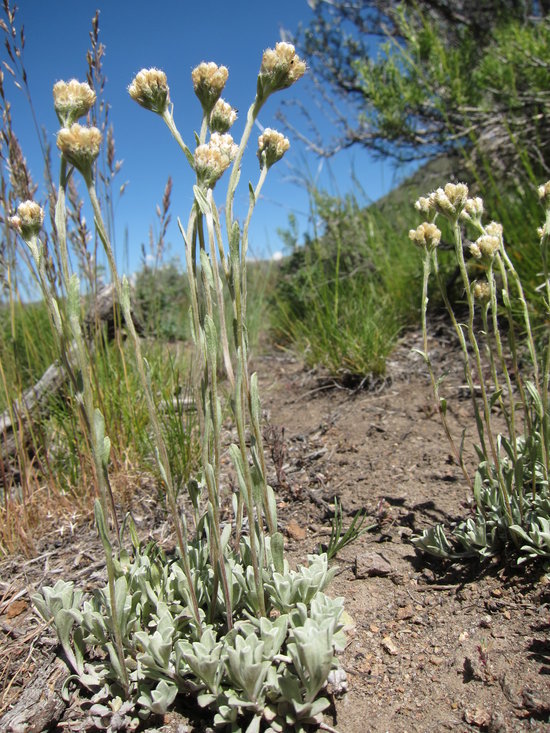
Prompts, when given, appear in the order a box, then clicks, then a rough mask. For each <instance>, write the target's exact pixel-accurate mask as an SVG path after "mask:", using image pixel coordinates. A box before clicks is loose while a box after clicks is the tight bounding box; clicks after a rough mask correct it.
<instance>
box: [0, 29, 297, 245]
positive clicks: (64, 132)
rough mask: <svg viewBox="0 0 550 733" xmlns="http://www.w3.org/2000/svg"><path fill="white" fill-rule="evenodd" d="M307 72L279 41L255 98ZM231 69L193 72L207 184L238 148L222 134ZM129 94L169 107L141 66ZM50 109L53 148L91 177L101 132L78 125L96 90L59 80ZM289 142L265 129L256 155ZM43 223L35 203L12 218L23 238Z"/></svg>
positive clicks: (156, 77)
mask: <svg viewBox="0 0 550 733" xmlns="http://www.w3.org/2000/svg"><path fill="white" fill-rule="evenodd" d="M305 71H306V65H305V63H304V62H303V61H302V60H301V59H300V58H299V56H298V55H297V54H296V51H295V49H294V46H293V45H292V44H290V43H284V42H281V43H277V44H276V46H275V48H274V49H273V48H269V49H267V50H266V51H264V54H263V57H262V64H261V67H260V72H259V74H258V91H257V98H258V100H260V101H263V100H265V99H266V98H267V97H268V96H269V94H271V93H272V92H275V91H278V90H280V89H286V88H287V87H289V86H291V85H292V84H293V83H294V82H295V81H297V80H298V79H300V78H301V77H302V76H303V75H304V73H305ZM228 75H229V72H228V70H227V68H226V67H225V66H218V65H217V64H215V63H213V62H209V63H206V62H203V63H201V64H199V65H198V66H197V67H195V68H194V69H193V71H192V73H191V78H192V81H193V88H194V90H195V94H196V95H197V97H198V99H199V100H200V102H201V105H202V107H203V110H204V112H205V114H206V115H208V121H209V126H210V132H211V137H210V140H209V142H208V143H205V144H203V145H199V146H198V147H197V149H196V150H195V154H194V165H195V171H196V173H197V179H198V181H199V183H200V184H202V185H204V186H205V187H210V188H211V187H213V186H214V184H215V183H216V181H217V180H218V179H219V178H220V176H221V175H222V174H223V173H224V171H225V170H227V168H228V167H229V166H230V165H231V163H232V161H233V160H234V159H235V157H236V155H237V152H238V147H237V145H236V144H235V143H234V141H233V138H232V137H231V135H228V134H226V133H227V131H228V130H229V128H230V127H231V126H232V125H233V123H234V122H235V120H236V119H237V113H236V111H235V110H234V109H233V108H232V107H231V105H230V104H228V103H227V102H225V101H224V100H223V99H221V93H222V91H223V88H224V87H225V83H226V82H227V78H228ZM128 92H129V94H130V96H131V97H132V99H134V100H135V101H136V102H137V103H138V104H139V105H140V106H142V107H144V108H145V109H148V110H151V111H152V112H155V113H157V114H160V115H163V114H164V113H165V112H166V110H167V109H168V106H169V105H170V89H169V87H168V82H167V79H166V74H165V73H164V71H161V70H160V69H156V68H150V69H142V70H141V71H140V72H138V74H136V76H135V77H134V79H133V80H132V82H131V84H130V86H129V87H128ZM53 100H54V108H55V111H56V114H57V117H58V119H59V122H60V124H61V129H60V130H59V132H58V134H57V147H58V148H59V150H60V151H61V153H62V155H63V157H64V158H65V160H66V161H67V162H68V163H70V164H71V165H73V166H74V167H75V168H77V169H78V170H79V171H80V172H81V173H82V174H83V175H84V177H85V178H89V177H91V175H92V165H93V163H94V161H95V160H96V158H97V157H98V155H99V151H100V147H101V142H102V135H101V132H100V130H99V129H98V128H97V127H92V126H84V125H80V124H79V123H78V122H77V120H79V119H80V118H81V117H83V116H84V115H86V114H88V112H89V111H90V110H91V108H92V107H93V105H94V104H95V102H96V94H95V92H94V90H93V89H92V88H91V87H90V85H89V84H87V83H86V82H79V81H77V80H76V79H71V80H70V81H68V82H66V81H58V82H56V84H54V87H53ZM289 145H290V144H289V141H288V139H287V138H286V137H284V135H282V134H281V133H279V132H277V131H275V130H272V129H270V128H267V129H266V130H265V131H264V132H263V134H262V135H260V137H259V139H258V153H257V154H258V158H259V161H260V166H261V167H264V166H265V167H266V168H270V167H271V166H272V165H273V164H274V163H276V162H277V161H278V160H280V159H281V158H282V157H283V155H284V154H285V152H286V151H287V150H288V148H289ZM43 221H44V211H43V209H42V208H41V207H40V206H39V205H38V204H36V203H35V202H33V201H24V202H22V203H21V204H19V206H18V209H17V214H16V215H15V216H13V217H11V219H10V224H11V225H12V226H13V227H14V228H16V229H17V230H18V231H19V232H20V234H21V236H22V237H23V238H24V239H25V240H30V239H32V238H33V237H34V236H36V235H37V234H38V232H39V230H40V228H41V227H42V224H43Z"/></svg>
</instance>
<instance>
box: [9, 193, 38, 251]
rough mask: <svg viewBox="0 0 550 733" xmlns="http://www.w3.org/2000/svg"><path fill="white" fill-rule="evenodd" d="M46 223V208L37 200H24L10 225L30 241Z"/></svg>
mask: <svg viewBox="0 0 550 733" xmlns="http://www.w3.org/2000/svg"><path fill="white" fill-rule="evenodd" d="M43 223H44V209H43V208H42V207H41V206H39V205H38V204H37V203H36V202H35V201H22V202H21V203H20V204H19V206H18V207H17V214H16V215H15V216H12V217H11V218H10V225H11V226H12V227H13V228H14V229H16V230H17V231H18V232H19V234H20V235H21V236H22V238H23V239H24V240H25V241H26V242H28V241H30V240H31V239H33V238H34V237H36V236H37V235H38V233H39V231H40V230H41V229H42V224H43Z"/></svg>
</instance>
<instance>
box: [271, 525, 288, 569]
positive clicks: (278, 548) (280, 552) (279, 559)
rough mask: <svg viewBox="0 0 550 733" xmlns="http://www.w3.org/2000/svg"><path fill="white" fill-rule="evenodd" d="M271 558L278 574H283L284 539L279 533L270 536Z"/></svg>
mask: <svg viewBox="0 0 550 733" xmlns="http://www.w3.org/2000/svg"><path fill="white" fill-rule="evenodd" d="M270 546H271V556H272V557H273V565H274V566H275V570H276V571H277V572H278V573H281V574H282V573H284V571H285V564H284V538H283V535H282V534H281V533H280V532H275V534H272V535H271V545H270Z"/></svg>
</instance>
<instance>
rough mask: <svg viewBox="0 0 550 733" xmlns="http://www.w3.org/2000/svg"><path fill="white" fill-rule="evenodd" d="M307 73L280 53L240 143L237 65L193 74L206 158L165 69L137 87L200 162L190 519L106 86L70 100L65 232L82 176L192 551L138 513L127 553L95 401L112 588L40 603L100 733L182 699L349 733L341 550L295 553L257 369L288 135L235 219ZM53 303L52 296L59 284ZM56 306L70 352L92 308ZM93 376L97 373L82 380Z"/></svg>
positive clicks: (258, 720)
mask: <svg viewBox="0 0 550 733" xmlns="http://www.w3.org/2000/svg"><path fill="white" fill-rule="evenodd" d="M304 72H305V64H304V63H303V61H302V60H301V59H300V58H299V57H298V56H297V55H296V53H295V51H294V47H293V46H292V45H291V44H288V43H278V44H277V45H276V47H275V48H274V49H268V50H267V51H265V52H264V54H263V58H262V63H261V67H260V71H259V74H258V80H257V89H256V96H255V99H254V101H253V103H252V105H251V106H250V109H249V110H248V113H247V117H246V121H245V126H244V131H243V134H242V136H241V138H240V141H239V142H238V143H236V142H235V141H234V139H233V137H232V135H231V134H230V132H229V130H230V128H231V126H232V125H233V123H234V122H235V119H236V113H235V111H234V110H233V109H232V108H231V106H230V105H229V104H228V103H227V102H225V101H224V100H222V99H221V94H222V91H223V89H224V87H225V83H226V81H227V78H228V71H227V69H226V68H225V67H224V66H218V65H216V64H214V63H201V64H199V66H197V67H196V68H195V69H194V70H193V72H192V83H193V87H194V91H195V94H196V96H197V98H198V100H199V102H200V105H201V108H202V122H201V126H200V132H199V134H198V135H197V136H196V139H195V147H194V150H192V149H191V147H189V146H188V145H187V144H186V143H185V142H184V139H183V137H182V135H181V134H180V132H179V130H178V128H177V125H176V122H175V120H174V110H173V104H172V102H171V99H170V89H169V86H168V82H167V78H166V75H165V74H164V72H163V71H161V70H159V69H154V68H152V69H143V70H142V71H140V72H139V73H138V74H137V75H136V77H135V78H134V80H133V81H132V83H131V84H130V86H129V89H128V91H129V94H130V96H131V97H132V98H133V99H134V100H135V101H136V102H137V103H138V104H139V105H140V106H141V107H143V108H145V109H147V110H149V111H152V112H154V113H155V114H157V115H158V116H159V117H160V118H161V119H162V120H163V121H164V123H165V124H166V126H167V127H168V129H169V131H170V133H171V134H172V136H173V137H174V139H175V141H176V143H177V144H178V145H179V147H180V149H181V151H182V152H183V156H184V158H183V161H184V164H185V165H189V166H191V168H192V169H193V171H194V173H195V176H196V183H195V185H194V187H193V193H194V198H193V204H192V207H191V212H190V214H189V218H188V222H187V225H186V226H184V225H183V224H182V223H181V222H180V221H179V220H178V223H179V227H180V231H181V234H182V238H183V241H184V245H185V254H186V264H187V273H188V278H189V290H190V300H191V312H190V320H191V324H192V329H191V330H192V337H193V343H194V349H195V355H194V360H193V363H194V365H195V372H194V376H193V383H194V398H195V405H196V408H197V413H198V425H199V429H200V441H201V471H200V474H199V475H198V476H197V477H196V478H195V479H193V480H192V481H191V482H189V485H188V492H187V502H186V507H185V509H184V511H183V512H182V511H181V509H180V507H179V506H178V504H177V500H176V490H175V486H174V481H173V478H172V476H171V472H170V462H169V459H168V455H169V451H168V450H167V446H166V443H165V438H164V435H163V432H162V430H161V428H160V424H159V420H158V416H157V411H156V406H155V399H154V391H153V389H154V385H152V384H151V380H150V377H149V373H148V368H147V362H146V360H145V359H144V358H143V356H142V354H141V346H140V339H139V337H138V335H137V333H136V330H135V327H134V325H133V321H132V314H131V305H130V295H131V293H130V287H129V284H128V282H127V280H126V278H122V279H121V278H120V277H119V275H118V273H117V270H116V266H115V261H114V257H113V250H112V247H111V243H110V240H109V236H108V233H107V228H106V227H105V226H104V224H103V219H102V215H101V209H100V206H99V203H98V198H97V194H96V190H95V180H94V161H95V158H96V157H97V155H98V152H99V149H100V145H101V143H102V141H101V135H100V134H99V131H97V130H96V129H95V128H93V127H92V128H90V127H86V126H82V125H80V124H79V123H78V122H76V120H77V119H79V118H80V117H81V116H82V114H85V108H86V104H87V103H88V101H89V100H90V99H91V90H90V89H89V88H87V85H81V84H79V83H78V82H75V81H74V80H73V81H72V82H69V83H68V84H65V85H63V84H61V85H60V86H58V85H56V86H57V91H56V90H54V98H55V100H56V110H57V112H58V116H59V119H60V121H61V124H62V129H61V130H60V132H59V134H58V139H57V144H58V148H59V149H60V151H61V155H62V158H61V185H60V188H59V200H58V205H57V209H56V224H57V227H58V229H59V230H60V231H61V233H62V235H63V233H64V232H65V229H66V212H65V208H64V195H65V185H66V181H67V178H68V176H69V175H71V174H72V173H73V170H74V171H78V172H79V173H80V174H81V175H82V177H83V179H84V181H85V184H86V187H87V190H88V193H89V197H90V201H91V205H92V207H93V211H94V217H95V223H96V227H97V231H98V235H99V237H100V239H101V241H102V243H103V246H104V249H105V252H106V255H107V259H108V262H109V265H110V268H111V278H112V280H113V284H114V287H115V291H116V293H117V296H118V299H119V302H120V303H121V307H122V312H123V315H124V319H125V322H126V327H127V331H128V333H129V336H130V338H131V339H132V343H133V345H134V351H135V356H136V363H137V366H138V371H139V374H140V377H141V380H142V388H143V393H144V396H145V400H146V403H147V406H148V409H149V419H150V424H151V432H152V434H153V438H154V443H155V455H156V459H157V466H158V471H159V475H160V476H161V477H162V482H163V485H164V489H165V493H166V497H167V504H168V508H169V510H170V513H171V516H172V520H173V524H174V530H175V535H176V539H177V549H176V552H175V553H174V554H173V555H170V556H168V555H166V554H165V553H164V552H163V551H162V550H161V549H160V548H159V547H158V546H157V545H155V544H149V545H146V546H143V545H142V544H141V543H140V541H139V538H138V536H137V532H136V529H135V527H134V526H133V523H132V521H131V519H128V520H127V522H126V523H125V524H126V526H128V527H129V530H130V537H131V547H130V548H128V549H126V548H124V547H123V541H122V540H120V539H119V533H118V522H117V518H116V511H115V507H114V503H113V502H112V501H111V497H110V495H109V484H108V463H109V449H110V442H109V439H108V436H106V435H105V427H104V421H103V420H102V416H101V413H100V412H99V410H98V409H97V407H95V406H94V405H93V404H92V402H91V401H90V399H91V398H90V394H91V393H90V394H89V395H88V398H86V399H84V400H83V404H84V408H85V414H86V416H87V417H88V423H89V431H90V436H91V438H92V440H91V444H92V447H93V449H94V451H95V453H94V455H96V456H97V461H96V464H97V473H98V476H99V477H100V480H99V487H98V488H99V496H100V499H98V501H96V504H95V519H96V524H97V528H98V532H99V535H100V538H101V541H102V544H103V548H104V550H105V556H106V561H107V570H108V579H109V582H108V585H107V587H106V588H103V589H101V588H100V589H97V590H95V591H94V592H93V593H92V594H90V595H87V594H84V593H83V592H82V591H80V590H79V589H77V588H75V587H74V585H73V584H72V583H69V582H65V581H63V580H60V581H58V582H57V583H56V585H55V586H53V587H47V588H43V589H42V592H41V593H39V594H36V595H35V596H34V603H35V605H36V607H37V609H38V611H39V612H40V614H41V615H42V616H43V617H44V618H45V619H47V620H53V623H54V625H55V628H56V629H57V633H58V636H59V640H60V643H61V645H62V648H63V650H64V653H65V656H66V659H67V661H68V662H69V664H70V666H71V668H72V672H73V675H72V678H71V679H73V680H77V681H78V682H79V683H80V685H82V686H83V687H84V688H86V689H87V690H88V691H89V694H90V697H91V703H92V704H91V708H90V716H91V718H92V721H93V723H94V725H96V727H98V728H100V729H101V728H103V729H108V730H115V729H116V730H119V729H121V727H125V728H126V729H127V730H131V729H133V728H135V727H136V726H137V725H138V724H139V721H140V720H141V719H143V718H146V717H147V716H149V715H151V714H162V713H164V712H166V711H167V710H168V708H169V707H170V706H171V705H172V704H173V703H174V700H175V699H176V697H177V696H178V695H180V696H186V697H187V698H191V699H192V700H194V701H196V702H197V703H198V705H199V706H201V707H203V708H206V709H208V710H211V711H212V721H213V724H214V725H215V726H216V727H219V728H221V729H226V730H231V731H246V732H247V733H255V732H258V731H263V730H268V731H293V730H294V731H305V730H307V729H308V728H309V727H310V726H314V727H321V728H323V729H325V730H332V729H331V728H330V726H329V725H328V724H327V723H325V722H324V721H323V711H324V710H325V709H326V708H327V707H328V705H329V701H328V699H327V697H324V696H322V694H321V693H322V691H323V689H324V688H325V687H326V685H327V681H329V680H330V681H331V682H332V687H333V689H334V690H336V691H338V690H340V691H343V690H344V689H345V686H346V682H345V674H344V673H343V671H342V670H340V669H339V664H338V659H337V656H336V654H337V652H338V651H340V650H342V649H343V646H344V642H345V638H344V634H343V621H342V613H343V605H342V599H332V598H330V597H329V596H327V595H325V593H324V590H325V588H326V587H327V585H328V583H329V582H330V580H331V578H332V576H333V574H334V570H333V569H331V568H329V566H328V559H327V556H326V555H321V556H311V557H309V558H308V562H307V564H306V565H303V566H300V567H298V568H297V569H296V570H291V569H290V567H289V565H288V562H287V561H286V560H285V558H284V552H283V537H282V534H281V533H280V532H279V530H278V525H277V503H276V498H275V494H274V491H273V489H272V488H271V486H269V484H268V482H267V472H266V464H265V458H264V449H263V443H262V429H261V427H262V426H261V405H260V398H259V391H258V379H257V375H256V374H251V373H250V372H249V350H248V333H247V325H246V324H247V321H246V310H247V274H246V264H247V260H246V258H247V250H248V231H249V226H250V221H251V217H252V215H253V212H254V209H255V207H256V204H257V201H258V199H259V196H260V192H261V190H262V187H263V185H264V183H265V180H266V176H267V173H268V171H269V169H270V168H271V167H272V166H273V165H274V164H276V163H277V162H278V161H279V160H280V159H281V158H282V157H283V155H284V154H285V152H286V151H287V150H288V147H289V142H288V140H287V139H286V138H285V137H284V136H283V135H282V134H280V133H279V132H277V131H275V130H272V129H269V128H268V129H265V130H264V132H263V134H262V135H261V136H260V138H259V140H258V147H257V157H258V161H259V176H258V181H257V183H256V185H255V186H253V185H252V184H249V205H248V211H247V213H246V216H245V218H244V221H243V223H242V225H241V224H240V223H239V221H238V220H237V219H236V218H235V216H234V213H233V204H234V199H235V192H236V190H237V186H238V183H239V176H240V167H241V161H242V158H243V155H244V153H245V149H246V147H247V144H248V142H249V138H250V135H251V133H252V130H253V127H254V124H255V122H256V120H257V118H258V115H259V113H260V111H261V109H262V107H263V105H264V103H265V102H266V100H267V99H268V98H269V96H270V95H271V94H273V93H274V92H276V91H279V90H282V89H286V88H288V87H289V86H291V84H293V83H294V82H295V81H297V80H298V79H299V78H300V77H301V76H302V75H303V74H304ZM71 99H72V100H73V102H74V104H73V105H72V106H71V104H70V101H71ZM83 110H84V111H83ZM224 174H226V175H228V176H229V180H228V184H227V191H226V195H225V206H224V218H225V221H223V217H221V215H220V210H219V209H218V206H217V204H216V201H215V196H214V189H215V188H216V190H217V189H218V188H219V185H220V184H219V182H220V180H221V179H222V177H223V176H224ZM23 213H24V212H23ZM223 225H224V226H223ZM25 226H26V225H25V223H24V222H23V221H21V223H20V230H21V234H22V236H23V238H25V239H26V241H28V244H29V246H30V247H31V250H32V251H33V255H34V254H35V252H36V257H35V260H36V263H37V268H38V271H40V269H39V268H40V245H39V241H38V239H37V237H38V231H37V230H36V227H35V228H34V229H33V230H32V232H29V231H27V230H26V229H25ZM224 231H225V236H224V233H223V232H224ZM33 248H34V249H33ZM65 270H66V272H65V280H66V283H67V291H68V292H69V293H72V296H71V297H72V302H73V303H76V302H77V300H78V292H79V283H78V278H77V277H76V275H71V274H70V272H69V265H68V260H67V261H66V263H65ZM227 294H228V295H229V298H227ZM44 295H45V297H46V299H47V300H48V298H49V295H48V292H47V290H45V291H44ZM50 300H52V299H51V298H50ZM226 303H229V308H228V311H227V312H226ZM50 305H51V318H52V323H53V324H54V327H55V328H57V331H58V332H59V334H60V342H61V347H63V345H64V344H65V343H66V341H67V339H66V338H65V334H66V332H67V333H70V335H71V336H72V337H73V338H74V339H75V340H76V343H77V344H78V338H79V328H78V314H77V311H78V308H77V307H76V305H74V306H73V307H72V309H71V308H69V309H68V313H69V316H68V318H69V320H68V324H67V323H65V320H66V316H65V315H64V314H65V311H64V309H62V308H60V307H59V305H58V304H57V303H56V302H55V301H54V302H52V303H51V304H50ZM71 319H72V320H71ZM70 326H72V329H71V330H70V331H69V330H68V329H69V327H70ZM85 366H86V365H85V364H84V363H79V369H80V371H81V372H82V373H84V372H85ZM228 392H229V404H230V410H231V417H232V419H233V424H234V427H235V434H236V441H235V442H234V443H232V444H231V445H229V446H228V447H227V446H224V445H223V443H222V437H223V436H222V420H223V408H222V405H223V404H224V402H226V401H227V400H226V399H225V398H226V397H227V393H228ZM226 450H227V451H228V454H229V456H230V458H231V461H232V464H233V470H234V473H235V475H236V479H237V490H236V491H235V492H234V493H233V494H232V495H231V492H230V491H229V489H228V477H227V476H225V475H224V474H223V472H222V455H223V453H224V451H226ZM222 502H225V503H224V506H226V505H227V504H228V503H229V504H230V506H232V508H233V516H231V517H230V518H229V519H227V518H222V511H221V510H222ZM111 527H114V528H115V537H114V538H113V530H112V529H111ZM119 542H120V547H121V549H119Z"/></svg>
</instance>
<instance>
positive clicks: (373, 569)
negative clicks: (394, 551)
mask: <svg viewBox="0 0 550 733" xmlns="http://www.w3.org/2000/svg"><path fill="white" fill-rule="evenodd" d="M391 571H392V567H391V565H390V563H389V562H388V561H387V560H386V559H385V558H384V557H382V555H379V554H378V553H377V552H364V553H363V554H362V555H357V557H356V558H355V577H356V578H357V579H358V580H361V579H362V578H372V577H376V576H377V577H385V576H387V575H390V573H391Z"/></svg>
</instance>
